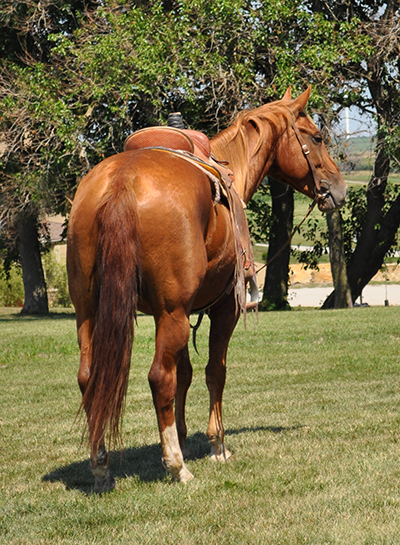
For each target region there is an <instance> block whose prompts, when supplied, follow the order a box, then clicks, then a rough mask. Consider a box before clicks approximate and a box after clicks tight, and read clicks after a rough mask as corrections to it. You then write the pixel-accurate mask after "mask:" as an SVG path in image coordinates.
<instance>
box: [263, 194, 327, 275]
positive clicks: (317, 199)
mask: <svg viewBox="0 0 400 545" xmlns="http://www.w3.org/2000/svg"><path fill="white" fill-rule="evenodd" d="M319 199H320V195H315V197H314V200H313V202H312V203H311V204H310V206H309V207H308V210H307V213H306V215H305V216H304V218H303V219H302V220H301V222H300V223H298V224H297V225H296V227H295V228H294V229H293V231H292V232H291V233H290V237H289V238H288V239H287V241H286V242H285V244H284V245H283V246H282V248H281V249H280V250H279V251H278V252H276V254H275V255H274V256H273V257H271V259H268V261H267V262H266V263H264V265H263V266H262V267H260V268H259V269H257V270H256V274H257V273H259V272H260V271H262V270H263V269H264V268H265V267H268V265H269V264H270V263H271V262H272V261H273V260H274V259H275V258H276V257H278V255H279V254H280V253H281V252H283V250H284V249H285V248H286V247H287V246H288V244H290V243H291V241H292V238H293V237H294V235H295V234H296V233H297V231H298V230H299V229H300V227H301V226H302V225H303V223H304V222H305V221H306V219H307V218H308V216H309V215H310V214H311V212H312V211H313V210H314V207H315V205H316V204H317V202H318V201H319Z"/></svg>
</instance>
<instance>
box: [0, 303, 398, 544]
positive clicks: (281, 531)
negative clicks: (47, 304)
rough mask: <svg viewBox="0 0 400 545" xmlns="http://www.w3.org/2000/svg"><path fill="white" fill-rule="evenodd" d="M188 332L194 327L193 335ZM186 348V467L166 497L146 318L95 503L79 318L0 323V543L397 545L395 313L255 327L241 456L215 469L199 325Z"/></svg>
mask: <svg viewBox="0 0 400 545" xmlns="http://www.w3.org/2000/svg"><path fill="white" fill-rule="evenodd" d="M194 321H195V317H193V322H194ZM207 322H208V320H206V319H205V320H204V321H203V325H202V326H201V329H200V331H199V332H198V341H197V345H198V350H199V355H197V354H196V353H195V352H194V350H193V349H192V348H191V353H192V363H193V367H194V379H193V384H192V387H191V389H190V391H189V399H188V410H187V414H188V429H189V441H188V443H189V446H190V447H191V450H192V456H191V459H190V460H188V462H187V465H188V467H189V469H190V471H191V472H192V473H193V474H194V475H195V477H196V478H195V480H193V481H192V482H190V483H189V484H188V485H187V486H184V485H181V484H179V483H172V482H171V478H170V477H169V476H167V475H166V473H165V471H164V469H163V467H162V465H161V448H160V445H159V436H158V431H157V425H156V418H155V413H154V410H153V406H152V400H151V394H150V390H149V387H148V384H147V373H148V369H149V367H150V365H151V361H152V357H153V349H154V328H153V324H152V319H151V318H150V317H148V316H142V315H141V316H139V317H138V324H137V326H136V336H135V345H134V355H133V361H132V370H131V378H130V384H129V392H128V399H127V406H126V412H125V418H124V424H123V442H124V447H125V449H124V450H122V449H121V450H118V451H117V452H114V453H113V454H112V457H111V459H112V466H113V471H114V474H115V475H116V477H117V488H116V490H115V491H113V492H111V493H108V494H104V495H102V496H97V495H93V494H91V486H92V477H91V474H90V471H89V468H88V451H87V448H86V444H85V443H82V442H81V438H82V429H83V427H82V422H79V421H78V422H75V416H76V412H77V409H78V407H79V402H80V394H79V389H78V385H77V381H76V374H77V369H78V358H79V355H78V347H77V342H76V332H75V322H74V317H73V314H71V313H69V314H68V313H59V314H57V315H53V316H52V317H49V318H29V317H27V318H21V317H19V316H18V315H17V314H16V313H12V312H10V311H9V310H6V309H5V310H3V311H2V312H1V313H0V347H1V349H0V404H1V411H0V425H1V436H0V543H1V544H3V543H7V544H10V545H11V544H13V545H15V544H46V545H47V544H96V545H101V544H179V545H183V544H189V545H192V544H193V545H203V544H204V545H213V544H215V545H225V544H227V545H228V544H229V545H232V544H238V545H239V544H241V545H243V544H271V545H279V544H321V545H322V544H324V545H326V544H340V545H351V544H354V545H356V544H357V545H360V544H365V545H367V544H368V545H373V544H374V545H379V544H382V545H383V544H400V456H399V455H400V444H399V424H400V388H399V386H400V380H399V377H400V308H395V307H388V308H357V309H353V310H345V311H319V310H311V309H310V310H306V309H303V310H300V311H292V312H282V313H261V314H259V317H258V322H257V321H256V320H255V319H254V320H253V318H252V316H248V319H247V328H246V331H245V328H244V325H243V321H241V322H240V323H239V325H238V327H237V329H236V331H235V334H234V336H233V339H232V341H231V345H230V350H229V360H228V375H227V384H226V388H225V396H224V423H225V428H226V442H227V445H228V447H229V448H230V449H231V450H232V452H233V454H234V456H233V459H232V461H231V462H230V463H227V464H224V465H220V464H216V463H213V462H212V461H210V460H209V459H208V456H207V455H208V451H209V446H208V442H207V438H206V436H205V430H206V427H207V417H208V394H207V389H206V386H205V382H204V367H205V364H206V359H207V328H208V324H207Z"/></svg>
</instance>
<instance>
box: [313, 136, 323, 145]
mask: <svg viewBox="0 0 400 545" xmlns="http://www.w3.org/2000/svg"><path fill="white" fill-rule="evenodd" d="M313 140H314V142H315V143H316V144H322V136H321V135H320V134H314V136H313Z"/></svg>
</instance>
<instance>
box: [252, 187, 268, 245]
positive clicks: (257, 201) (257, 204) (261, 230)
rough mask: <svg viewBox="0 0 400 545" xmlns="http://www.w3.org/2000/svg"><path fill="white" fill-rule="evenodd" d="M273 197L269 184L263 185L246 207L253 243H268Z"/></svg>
mask: <svg viewBox="0 0 400 545" xmlns="http://www.w3.org/2000/svg"><path fill="white" fill-rule="evenodd" d="M270 202H271V195H270V190H269V185H268V183H262V184H261V186H260V187H259V188H258V191H257V193H256V194H255V195H254V196H253V198H252V199H251V201H250V202H249V203H248V205H247V207H246V217H247V223H248V225H249V231H250V236H251V239H252V241H253V242H256V243H257V242H264V243H265V242H268V239H269V231H270V226H271V220H272V218H271V205H270Z"/></svg>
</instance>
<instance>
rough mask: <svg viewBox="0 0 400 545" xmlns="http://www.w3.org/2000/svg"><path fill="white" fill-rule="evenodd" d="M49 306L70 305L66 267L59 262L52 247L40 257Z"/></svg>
mask: <svg viewBox="0 0 400 545" xmlns="http://www.w3.org/2000/svg"><path fill="white" fill-rule="evenodd" d="M42 262H43V269H44V275H45V278H46V285H47V295H48V299H49V306H50V307H53V308H54V307H71V306H72V302H71V298H70V296H69V291H68V276H67V267H66V265H65V263H64V262H60V261H59V260H58V259H57V257H56V254H55V252H54V250H53V249H51V250H50V251H49V252H47V253H46V254H44V255H43V257H42Z"/></svg>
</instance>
